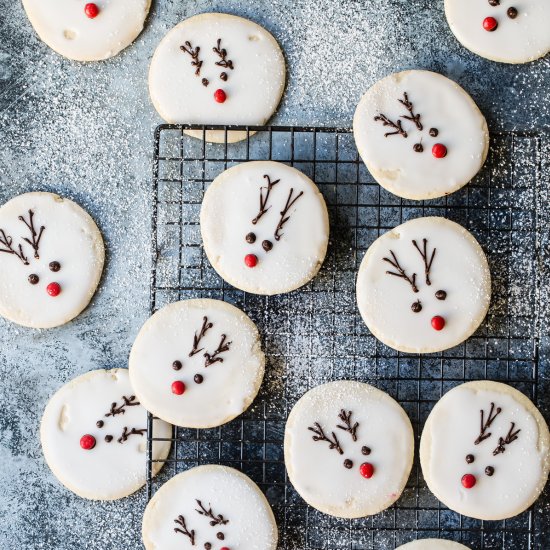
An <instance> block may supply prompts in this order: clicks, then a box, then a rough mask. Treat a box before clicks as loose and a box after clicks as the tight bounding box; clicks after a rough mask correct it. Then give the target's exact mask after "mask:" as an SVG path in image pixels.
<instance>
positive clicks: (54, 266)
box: [49, 262, 61, 272]
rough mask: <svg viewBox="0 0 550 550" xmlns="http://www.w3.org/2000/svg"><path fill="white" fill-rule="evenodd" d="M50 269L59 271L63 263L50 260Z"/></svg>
mask: <svg viewBox="0 0 550 550" xmlns="http://www.w3.org/2000/svg"><path fill="white" fill-rule="evenodd" d="M49 267H50V271H53V272H57V271H59V270H60V269H61V264H60V263H59V262H50V266H49Z"/></svg>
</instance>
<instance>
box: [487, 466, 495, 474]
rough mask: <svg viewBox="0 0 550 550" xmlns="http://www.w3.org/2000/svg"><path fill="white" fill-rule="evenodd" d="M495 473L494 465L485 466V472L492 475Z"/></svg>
mask: <svg viewBox="0 0 550 550" xmlns="http://www.w3.org/2000/svg"><path fill="white" fill-rule="evenodd" d="M494 473H495V469H494V468H493V467H492V466H487V468H485V474H486V475H488V476H489V477H491V476H492V475H493V474H494Z"/></svg>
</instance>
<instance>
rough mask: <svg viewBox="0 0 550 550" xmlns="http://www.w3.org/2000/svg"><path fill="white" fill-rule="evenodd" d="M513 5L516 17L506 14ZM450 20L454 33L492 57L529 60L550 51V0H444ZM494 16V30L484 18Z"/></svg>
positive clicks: (474, 49) (488, 56) (481, 53)
mask: <svg viewBox="0 0 550 550" xmlns="http://www.w3.org/2000/svg"><path fill="white" fill-rule="evenodd" d="M511 7H514V8H516V9H517V11H518V15H517V17H516V18H515V19H511V18H509V17H508V15H507V10H508V9H509V8H511ZM445 13H446V15H447V21H448V22H449V25H450V27H451V30H452V31H453V33H454V35H455V36H456V38H457V39H458V41H459V42H461V43H462V45H463V46H465V47H466V48H468V49H469V50H471V51H472V52H474V53H476V54H478V55H481V56H482V57H485V58H487V59H491V60H493V61H500V62H503V63H526V62H528V61H533V60H534V59H538V58H539V57H542V56H544V55H546V54H547V53H548V52H549V51H550V2H548V0H501V2H500V5H499V6H491V5H490V4H489V2H488V1H487V0H484V1H480V0H445ZM486 17H494V18H495V19H496V20H497V22H498V27H497V29H496V30H494V31H493V32H488V31H486V30H485V29H484V28H483V20H484V19H485V18H486Z"/></svg>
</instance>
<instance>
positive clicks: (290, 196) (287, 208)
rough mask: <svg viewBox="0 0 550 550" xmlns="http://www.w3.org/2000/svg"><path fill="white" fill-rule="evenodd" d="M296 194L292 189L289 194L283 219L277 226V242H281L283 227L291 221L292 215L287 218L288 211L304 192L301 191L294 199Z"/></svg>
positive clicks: (282, 213)
mask: <svg viewBox="0 0 550 550" xmlns="http://www.w3.org/2000/svg"><path fill="white" fill-rule="evenodd" d="M293 193H294V189H293V188H291V189H290V193H289V194H288V198H287V199H286V204H285V207H284V209H283V211H282V212H281V219H280V220H279V223H278V224H277V228H276V229H275V240H276V241H280V240H281V237H282V235H280V234H279V233H280V231H282V229H283V226H284V225H285V223H286V222H287V221H288V220H289V219H290V215H289V216H287V213H288V211H289V210H290V209H291V208H292V206H293V205H294V203H295V202H296V201H297V200H298V199H299V198H300V197H301V196H302V195H303V194H304V192H303V191H300V192H299V193H298V194H297V195H296V196H295V197H294V198H292V194H293Z"/></svg>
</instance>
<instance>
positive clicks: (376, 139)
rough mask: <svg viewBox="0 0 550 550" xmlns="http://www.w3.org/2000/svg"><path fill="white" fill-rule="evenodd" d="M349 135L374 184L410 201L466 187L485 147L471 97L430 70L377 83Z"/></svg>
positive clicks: (481, 123) (484, 130)
mask: <svg viewBox="0 0 550 550" xmlns="http://www.w3.org/2000/svg"><path fill="white" fill-rule="evenodd" d="M353 134H354V137H355V143H356V145H357V149H358V151H359V153H360V155H361V158H362V159H363V161H364V162H365V164H366V165H367V168H368V169H369V171H370V173H371V174H372V175H373V176H374V178H375V179H376V181H378V183H379V184H380V185H381V186H382V187H384V188H385V189H387V190H388V191H390V192H391V193H394V194H395V195H398V196H400V197H403V198H406V199H414V200H422V199H431V198H434V197H442V196H444V195H449V194H450V193H453V192H454V191H457V190H458V189H460V188H461V187H463V186H464V185H466V184H467V183H468V182H469V181H470V180H471V179H472V178H473V177H474V176H475V175H476V174H477V172H478V171H479V169H480V168H481V167H482V166H483V163H484V162H485V158H486V157H487V151H488V148H489V133H488V131H487V124H486V122H485V118H484V117H483V115H482V114H481V111H480V110H479V109H478V107H477V106H476V104H475V103H474V102H473V100H472V98H471V97H470V96H469V95H468V94H467V93H466V92H465V91H464V90H463V89H462V88H461V87H460V86H459V85H458V84H456V83H455V82H453V81H452V80H449V79H448V78H445V77H444V76H442V75H440V74H437V73H432V72H430V71H404V72H400V73H395V74H392V75H389V76H387V77H386V78H383V79H382V80H380V81H379V82H377V83H376V84H375V85H374V86H373V87H372V88H370V90H368V91H367V93H366V94H365V95H364V96H363V97H362V99H361V101H360V102H359V105H358V106H357V109H356V111H355V116H354V119H353Z"/></svg>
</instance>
